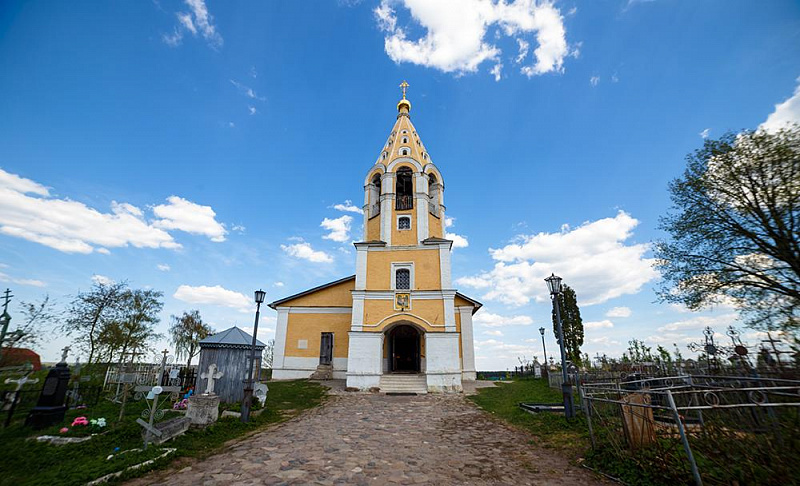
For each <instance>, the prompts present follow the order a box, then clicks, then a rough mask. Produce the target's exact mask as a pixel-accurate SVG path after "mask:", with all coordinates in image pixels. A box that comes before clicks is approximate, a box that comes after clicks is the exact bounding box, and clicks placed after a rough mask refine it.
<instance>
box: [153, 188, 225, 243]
mask: <svg viewBox="0 0 800 486" xmlns="http://www.w3.org/2000/svg"><path fill="white" fill-rule="evenodd" d="M167 202H168V204H161V205H158V206H155V207H154V208H153V213H154V214H155V215H156V216H158V217H159V218H161V219H159V220H157V221H155V222H153V226H156V227H157V228H163V229H170V230H180V231H185V232H187V233H191V234H195V235H204V236H208V237H209V238H210V239H211V241H215V242H222V241H225V235H226V234H228V232H227V231H226V230H225V225H223V224H221V223H219V222H217V220H216V219H215V218H216V216H217V213H215V212H214V210H213V209H211V206H201V205H200V204H195V203H193V202H191V201H187V200H186V199H183V198H181V197H178V196H170V197H168V198H167Z"/></svg>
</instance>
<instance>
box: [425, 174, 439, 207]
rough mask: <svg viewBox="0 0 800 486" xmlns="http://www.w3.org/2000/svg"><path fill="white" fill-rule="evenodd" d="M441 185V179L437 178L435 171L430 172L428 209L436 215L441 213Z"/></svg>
mask: <svg viewBox="0 0 800 486" xmlns="http://www.w3.org/2000/svg"><path fill="white" fill-rule="evenodd" d="M441 187H442V186H441V184H439V181H438V180H437V179H436V175H435V174H433V173H431V174H428V196H429V200H428V211H429V212H430V213H431V214H434V215H438V214H439V200H440V194H439V192H440V190H441Z"/></svg>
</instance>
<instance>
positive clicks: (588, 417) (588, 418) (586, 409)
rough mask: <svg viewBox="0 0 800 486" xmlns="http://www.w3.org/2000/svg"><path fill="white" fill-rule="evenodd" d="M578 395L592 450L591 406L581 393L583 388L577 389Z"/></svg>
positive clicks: (593, 445) (593, 446) (593, 444)
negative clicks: (587, 426) (587, 425)
mask: <svg viewBox="0 0 800 486" xmlns="http://www.w3.org/2000/svg"><path fill="white" fill-rule="evenodd" d="M578 393H580V397H581V403H582V404H583V413H584V415H586V423H587V424H589V437H590V438H591V439H592V449H595V448H596V447H595V443H594V429H593V428H592V406H591V405H590V404H589V399H588V398H587V397H586V395H585V394H584V392H583V387H580V388H578Z"/></svg>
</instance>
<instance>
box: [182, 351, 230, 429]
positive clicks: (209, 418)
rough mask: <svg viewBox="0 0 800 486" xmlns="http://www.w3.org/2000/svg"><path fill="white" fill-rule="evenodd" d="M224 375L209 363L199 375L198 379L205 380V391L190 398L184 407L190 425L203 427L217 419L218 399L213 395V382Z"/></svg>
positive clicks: (215, 365) (214, 365)
mask: <svg viewBox="0 0 800 486" xmlns="http://www.w3.org/2000/svg"><path fill="white" fill-rule="evenodd" d="M224 375H225V374H224V373H223V372H221V371H217V364H216V363H211V364H210V365H209V366H208V371H207V372H205V373H202V374H201V375H200V378H202V379H204V380H207V382H206V391H205V393H203V394H202V395H192V396H190V397H189V399H188V404H187V407H186V418H187V419H189V420H190V421H191V423H192V425H197V426H200V427H205V426H206V425H209V424H213V423H214V422H216V421H217V419H218V418H219V402H220V397H219V395H217V394H216V393H214V382H215V381H216V380H219V379H220V378H222V377H223V376H224Z"/></svg>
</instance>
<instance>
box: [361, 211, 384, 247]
mask: <svg viewBox="0 0 800 486" xmlns="http://www.w3.org/2000/svg"><path fill="white" fill-rule="evenodd" d="M380 239H381V215H380V214H379V215H377V216H374V217H373V218H371V219H370V220H369V221H367V235H366V237H364V241H380Z"/></svg>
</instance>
